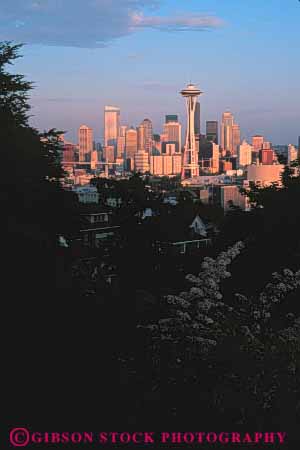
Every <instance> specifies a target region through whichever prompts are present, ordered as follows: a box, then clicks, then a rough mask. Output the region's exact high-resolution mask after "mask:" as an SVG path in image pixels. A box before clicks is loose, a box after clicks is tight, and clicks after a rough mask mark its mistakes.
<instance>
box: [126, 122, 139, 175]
mask: <svg viewBox="0 0 300 450" xmlns="http://www.w3.org/2000/svg"><path fill="white" fill-rule="evenodd" d="M137 136H138V133H137V130H136V129H135V128H133V127H131V128H129V129H127V130H126V138H125V139H126V143H125V158H126V160H127V162H128V164H127V169H128V170H133V167H134V155H135V154H136V152H137V148H138V142H137V141H138V138H137Z"/></svg>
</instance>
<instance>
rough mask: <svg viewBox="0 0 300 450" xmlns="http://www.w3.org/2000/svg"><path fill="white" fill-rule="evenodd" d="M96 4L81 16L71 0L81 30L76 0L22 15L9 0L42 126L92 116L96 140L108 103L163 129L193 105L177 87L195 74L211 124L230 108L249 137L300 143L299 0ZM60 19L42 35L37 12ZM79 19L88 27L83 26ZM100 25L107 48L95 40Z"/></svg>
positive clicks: (48, 19) (74, 123) (11, 35)
mask: <svg viewBox="0 0 300 450" xmlns="http://www.w3.org/2000/svg"><path fill="white" fill-rule="evenodd" d="M96 3H97V9H96V10H95V9H93V8H92V6H91V4H89V5H88V6H87V7H86V9H85V11H84V14H85V20H84V24H82V21H81V20H79V18H80V19H81V16H79V14H77V12H78V11H79V2H78V1H75V2H72V25H73V27H72V30H73V31H72V30H70V29H69V28H70V27H69V25H68V23H67V22H68V21H67V20H64V21H63V18H66V16H67V15H68V8H67V7H68V6H69V7H70V2H69V1H68V0H67V1H65V2H63V5H61V6H60V7H59V8H61V11H59V12H60V13H61V17H59V18H56V19H55V17H53V15H50V14H48V15H47V13H49V11H48V9H49V8H50V9H51V4H45V5H42V2H41V6H40V9H39V8H38V7H37V6H35V9H34V7H33V2H31V1H30V0H26V1H25V2H24V5H25V6H27V8H24V9H23V7H20V10H18V14H17V16H18V17H15V15H14V14H16V13H14V14H13V13H12V12H11V11H10V9H11V8H9V4H8V5H6V1H3V2H2V5H3V6H1V10H2V12H3V14H4V15H3V17H4V20H6V21H5V23H4V25H5V26H4V29H3V37H4V38H7V39H13V40H14V41H16V42H25V43H27V45H26V46H25V47H24V51H23V53H24V56H25V57H24V58H22V59H20V60H19V61H18V62H17V64H16V70H18V71H19V72H20V73H24V74H25V75H26V77H27V78H28V79H29V80H32V81H33V82H34V83H35V91H34V92H33V94H32V99H31V104H32V105H33V109H32V114H33V118H32V124H33V125H34V126H37V127H38V128H39V129H42V130H43V129H45V128H52V127H56V128H61V129H64V130H66V131H68V132H69V133H70V140H71V139H72V135H73V133H75V130H76V129H77V128H78V127H79V125H80V124H81V123H83V122H86V123H88V124H89V126H91V127H92V128H93V129H94V130H95V133H96V135H95V137H96V139H97V140H99V139H100V138H101V139H103V136H101V131H100V129H99V123H103V120H104V119H103V106H104V105H110V104H117V105H118V106H119V107H120V109H121V110H122V111H124V114H125V112H126V117H124V122H125V123H128V125H129V126H130V125H131V124H133V123H134V124H138V122H139V120H140V117H149V118H150V119H151V120H152V122H153V127H154V129H157V128H158V126H159V123H161V121H162V118H163V116H164V115H165V114H171V113H174V114H178V115H179V116H180V120H181V121H182V118H183V117H184V112H185V111H184V105H182V102H181V101H180V98H178V96H177V95H176V93H177V92H178V90H180V89H181V87H182V85H186V84H188V83H189V82H193V83H195V84H196V85H198V86H201V87H202V89H203V91H204V92H205V95H204V96H203V99H202V101H201V105H202V114H201V116H202V117H201V128H202V129H205V121H206V120H220V117H221V114H222V112H223V111H225V110H227V109H230V110H231V111H232V112H233V113H234V115H235V116H236V117H237V120H238V123H239V124H240V127H241V129H242V130H244V135H243V137H245V138H247V139H249V138H250V136H251V135H253V134H255V133H261V134H265V135H268V136H269V138H270V140H271V141H272V142H274V143H276V144H286V143H296V140H297V136H298V135H299V131H298V128H299V127H298V123H299V108H298V105H299V102H300V93H299V89H298V79H297V73H298V64H299V62H298V58H297V46H296V43H297V42H298V41H299V33H300V32H299V30H298V21H299V16H300V5H299V2H298V1H294V0H270V1H269V2H265V3H264V4H262V3H261V2H260V1H258V0H251V1H250V0H249V1H248V0H246V1H245V2H243V3H242V4H241V2H240V1H238V0H227V1H226V2H220V1H218V0H202V1H201V2H199V1H196V0H191V1H190V2H188V4H184V5H183V4H182V2H180V1H171V0H161V1H157V2H155V4H154V2H152V1H150V0H149V1H143V2H141V1H139V0H136V1H134V2H132V1H131V2H130V1H129V0H122V2H121V4H120V3H119V5H120V7H118V8H117V7H116V2H110V3H109V5H108V4H106V8H104V2H103V1H102V0H99V1H97V2H95V4H96ZM106 3H107V2H106ZM28 5H29V6H30V5H31V9H30V8H29V6H28ZM114 5H115V6H114ZM237 5H238V8H237ZM42 6H43V8H44V9H43V8H42ZM70 8H71V7H70ZM95 8H96V6H95ZM73 12H74V14H73ZM81 12H82V11H81ZM57 16H59V14H57ZM55 20H59V21H63V22H62V24H61V26H62V28H60V29H61V32H60V33H58V32H55V33H53V36H52V35H51V34H49V36H48V38H47V36H46V37H45V36H42V35H41V33H39V30H40V27H39V22H38V21H40V22H41V25H42V24H43V25H44V27H45V25H48V27H46V29H47V30H49V29H50V30H51V29H52V28H54V22H55ZM96 20H98V26H95V21H96ZM104 20H105V21H106V22H107V24H108V23H109V24H110V26H109V27H108V26H107V24H106V26H105V27H103V21H104ZM0 23H1V20H0ZM29 23H30V31H29V30H28V28H27V26H28V24H29ZM77 24H80V27H84V30H83V29H82V28H80V27H79V28H78V30H77V31H76V29H77V27H76V25H77ZM284 24H286V26H284ZM93 27H94V28H93ZM85 28H86V29H88V30H89V29H92V31H90V32H89V33H86V32H85V31H86V30H85ZM54 31H55V29H54ZM97 33H98V34H99V39H100V40H99V42H98V44H97V45H99V48H96V44H95V42H96V41H95V42H94V43H93V42H91V41H88V38H89V39H93V38H94V35H95V34H96V36H97ZM83 36H84V37H83ZM50 38H51V39H52V40H51V41H50ZM262 43H263V45H262ZM293 43H294V44H295V45H293ZM101 45H102V47H101ZM229 49H230V51H228V50H229ZM61 61H63V63H62V62H61Z"/></svg>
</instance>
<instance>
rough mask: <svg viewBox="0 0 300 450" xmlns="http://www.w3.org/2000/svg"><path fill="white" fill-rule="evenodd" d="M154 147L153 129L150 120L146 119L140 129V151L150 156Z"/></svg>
mask: <svg viewBox="0 0 300 450" xmlns="http://www.w3.org/2000/svg"><path fill="white" fill-rule="evenodd" d="M152 145H153V127H152V122H151V120H150V119H144V120H143V122H142V123H141V124H140V126H139V127H138V151H139V152H143V151H144V152H146V153H148V155H149V156H150V154H151V151H152Z"/></svg>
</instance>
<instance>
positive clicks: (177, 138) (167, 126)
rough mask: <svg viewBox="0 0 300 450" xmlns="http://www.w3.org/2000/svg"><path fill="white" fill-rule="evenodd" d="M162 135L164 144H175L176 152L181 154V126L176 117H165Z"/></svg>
mask: <svg viewBox="0 0 300 450" xmlns="http://www.w3.org/2000/svg"><path fill="white" fill-rule="evenodd" d="M163 134H164V136H165V139H166V142H175V143H176V146H177V150H176V151H177V152H181V124H180V123H179V122H178V116H175V115H167V116H166V121H165V123H164V129H163Z"/></svg>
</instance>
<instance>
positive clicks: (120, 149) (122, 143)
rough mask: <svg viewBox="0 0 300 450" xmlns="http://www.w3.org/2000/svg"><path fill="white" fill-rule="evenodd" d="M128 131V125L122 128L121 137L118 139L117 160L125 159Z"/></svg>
mask: <svg viewBox="0 0 300 450" xmlns="http://www.w3.org/2000/svg"><path fill="white" fill-rule="evenodd" d="M126 130H127V126H126V125H122V126H121V127H120V132H119V136H118V139H117V158H124V154H125V143H126Z"/></svg>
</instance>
